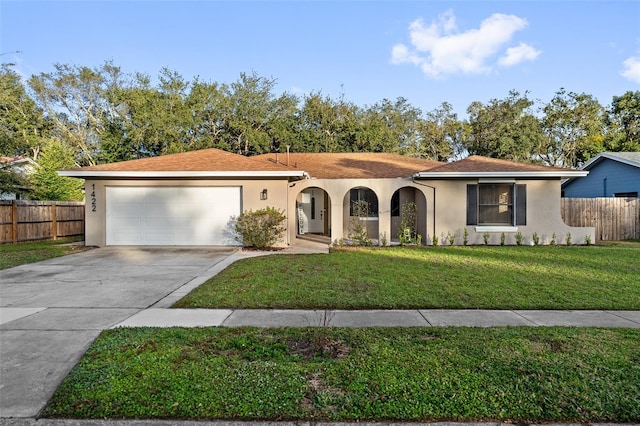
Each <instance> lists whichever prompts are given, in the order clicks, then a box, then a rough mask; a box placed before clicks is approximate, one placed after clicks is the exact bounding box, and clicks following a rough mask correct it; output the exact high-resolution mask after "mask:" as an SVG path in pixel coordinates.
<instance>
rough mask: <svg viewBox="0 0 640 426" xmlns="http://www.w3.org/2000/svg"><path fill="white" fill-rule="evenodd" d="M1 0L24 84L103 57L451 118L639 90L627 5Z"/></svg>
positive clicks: (4, 27)
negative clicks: (250, 77) (526, 98)
mask: <svg viewBox="0 0 640 426" xmlns="http://www.w3.org/2000/svg"><path fill="white" fill-rule="evenodd" d="M0 2H1V3H0V26H1V29H0V53H2V54H3V56H2V62H15V63H16V64H17V70H18V71H19V72H20V73H21V74H22V75H24V76H27V77H28V76H30V75H32V74H38V73H41V72H49V71H52V69H53V67H52V65H53V64H54V63H67V64H75V65H86V66H91V67H94V66H99V65H100V64H102V63H103V62H104V61H105V60H112V61H113V62H114V64H116V65H119V66H121V67H122V69H123V71H125V72H131V73H132V72H144V73H148V74H150V75H151V76H153V77H155V76H157V74H158V72H159V70H160V69H161V68H162V67H168V68H170V69H172V70H175V71H178V72H180V73H181V74H182V75H183V76H184V77H185V78H186V79H192V78H193V77H194V76H199V77H200V78H201V79H203V80H206V81H217V82H219V83H231V82H233V81H235V80H237V79H238V77H239V75H240V73H242V72H245V73H251V72H256V73H257V74H258V75H260V76H263V77H269V78H274V79H276V80H277V83H276V88H275V90H276V92H277V93H280V92H285V91H286V92H290V93H295V94H298V95H304V94H308V93H310V92H321V93H323V94H325V95H329V96H331V97H333V98H337V97H339V96H340V94H341V93H344V97H345V99H346V100H348V101H351V102H354V103H356V104H357V105H360V106H365V105H372V104H374V103H376V102H379V101H381V100H382V99H385V98H386V99H391V100H395V99H396V98H398V97H404V98H406V99H408V101H409V102H410V103H411V104H412V105H414V106H416V107H418V108H420V109H421V110H423V111H424V112H427V111H431V110H433V109H434V108H437V107H438V106H439V105H440V104H441V103H442V102H445V101H446V102H449V103H450V104H452V105H453V107H454V110H455V111H456V112H458V113H459V114H460V116H461V118H463V117H465V116H466V112H465V111H466V108H467V107H468V106H469V104H470V103H471V102H473V101H480V102H488V101H489V100H490V99H494V98H498V99H501V98H504V97H506V96H507V94H508V92H509V90H512V89H514V90H518V91H520V92H524V91H529V92H530V96H531V97H532V98H534V99H540V100H541V101H542V102H548V101H549V100H550V99H551V98H552V97H553V95H554V94H555V93H556V92H557V91H558V90H559V89H560V88H565V89H566V90H567V91H573V92H578V93H581V92H585V93H588V94H591V95H593V96H595V97H596V98H597V99H598V100H599V101H600V102H601V103H602V104H603V105H608V104H610V103H611V100H612V98H613V96H619V95H622V94H624V93H625V92H626V91H629V90H640V2H639V1H635V0H634V1H631V0H629V1H618V2H616V1H565V2H562V1H541V0H539V1H511V2H482V1H471V0H468V1H450V2H437V1H429V2H426V1H408V2H403V1H394V2H385V1H356V0H352V1H341V2H339V1H257V2H249V1H235V2H226V1H213V0H211V1H205V0H201V1H182V2H178V1H105V2H101V1H46V2H38V1H17V0H0ZM15 51H19V53H14V52H15Z"/></svg>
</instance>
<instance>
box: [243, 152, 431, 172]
mask: <svg viewBox="0 0 640 426" xmlns="http://www.w3.org/2000/svg"><path fill="white" fill-rule="evenodd" d="M287 157H288V160H287ZM253 158H255V159H257V160H262V161H264V162H265V163H271V164H275V162H276V154H263V155H258V156H256V157H253ZM287 161H288V164H289V165H288V168H290V169H291V168H295V169H298V170H304V171H305V172H307V173H309V175H310V176H311V177H312V178H317V179H358V178H365V179H384V178H397V177H410V176H412V175H413V174H415V173H417V172H419V171H423V170H428V169H432V168H433V167H437V166H440V165H442V164H444V163H441V162H438V161H433V160H424V159H421V158H414V157H407V156H404V155H398V154H388V153H373V152H348V153H290V154H289V155H288V156H287V154H278V163H279V164H282V165H285V166H286V164H287Z"/></svg>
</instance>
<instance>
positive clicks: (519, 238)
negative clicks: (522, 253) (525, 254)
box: [516, 231, 524, 246]
mask: <svg viewBox="0 0 640 426" xmlns="http://www.w3.org/2000/svg"><path fill="white" fill-rule="evenodd" d="M523 241H524V235H522V232H520V231H518V232H517V233H516V244H517V245H519V246H521V245H522V242H523Z"/></svg>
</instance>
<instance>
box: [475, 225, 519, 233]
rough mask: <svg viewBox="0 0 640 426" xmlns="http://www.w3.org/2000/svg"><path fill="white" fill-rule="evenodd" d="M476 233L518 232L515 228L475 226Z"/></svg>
mask: <svg viewBox="0 0 640 426" xmlns="http://www.w3.org/2000/svg"><path fill="white" fill-rule="evenodd" d="M476 232H518V227H517V226H483V225H479V226H476Z"/></svg>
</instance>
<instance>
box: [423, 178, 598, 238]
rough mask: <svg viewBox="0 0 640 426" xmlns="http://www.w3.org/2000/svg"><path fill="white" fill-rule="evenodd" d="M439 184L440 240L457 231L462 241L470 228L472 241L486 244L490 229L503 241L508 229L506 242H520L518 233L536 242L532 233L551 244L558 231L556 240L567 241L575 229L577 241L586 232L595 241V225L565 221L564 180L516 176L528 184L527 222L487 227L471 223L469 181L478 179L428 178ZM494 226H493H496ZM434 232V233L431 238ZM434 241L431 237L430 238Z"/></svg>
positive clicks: (473, 181)
mask: <svg viewBox="0 0 640 426" xmlns="http://www.w3.org/2000/svg"><path fill="white" fill-rule="evenodd" d="M425 183H429V184H430V185H432V186H435V187H437V190H436V200H435V203H436V206H435V208H436V225H435V227H436V235H437V236H438V238H439V240H440V242H439V244H441V245H442V244H447V243H446V241H445V239H446V235H447V232H449V233H451V234H454V235H456V242H455V244H462V240H463V238H462V234H463V232H464V229H465V228H466V229H467V231H468V233H469V236H468V243H469V244H470V245H472V244H484V240H483V234H484V233H485V232H488V231H489V234H490V235H491V238H490V244H500V236H501V234H502V232H504V233H505V236H506V240H505V244H508V245H515V244H516V239H515V236H516V233H517V232H521V233H522V234H523V236H524V244H533V239H532V234H533V233H534V232H536V233H537V234H538V235H539V236H540V244H549V242H550V241H551V238H552V235H553V234H554V233H555V235H556V244H564V241H565V237H566V234H567V232H570V233H571V240H572V242H573V243H574V244H583V242H584V238H585V236H588V237H589V238H590V239H591V241H592V242H594V243H595V229H594V228H574V227H570V226H568V225H566V224H565V223H564V222H563V221H562V216H561V213H560V203H561V198H560V183H561V182H560V180H559V179H557V180H516V181H515V183H516V184H525V185H527V224H526V225H524V226H517V227H504V229H497V230H496V229H495V228H496V227H483V226H476V225H466V223H467V196H466V191H467V184H476V183H478V180H477V179H476V180H449V181H446V180H440V181H431V182H425ZM492 228H493V229H492ZM432 235H433V234H431V235H430V238H429V240H431V237H432ZM429 243H430V241H429Z"/></svg>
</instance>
